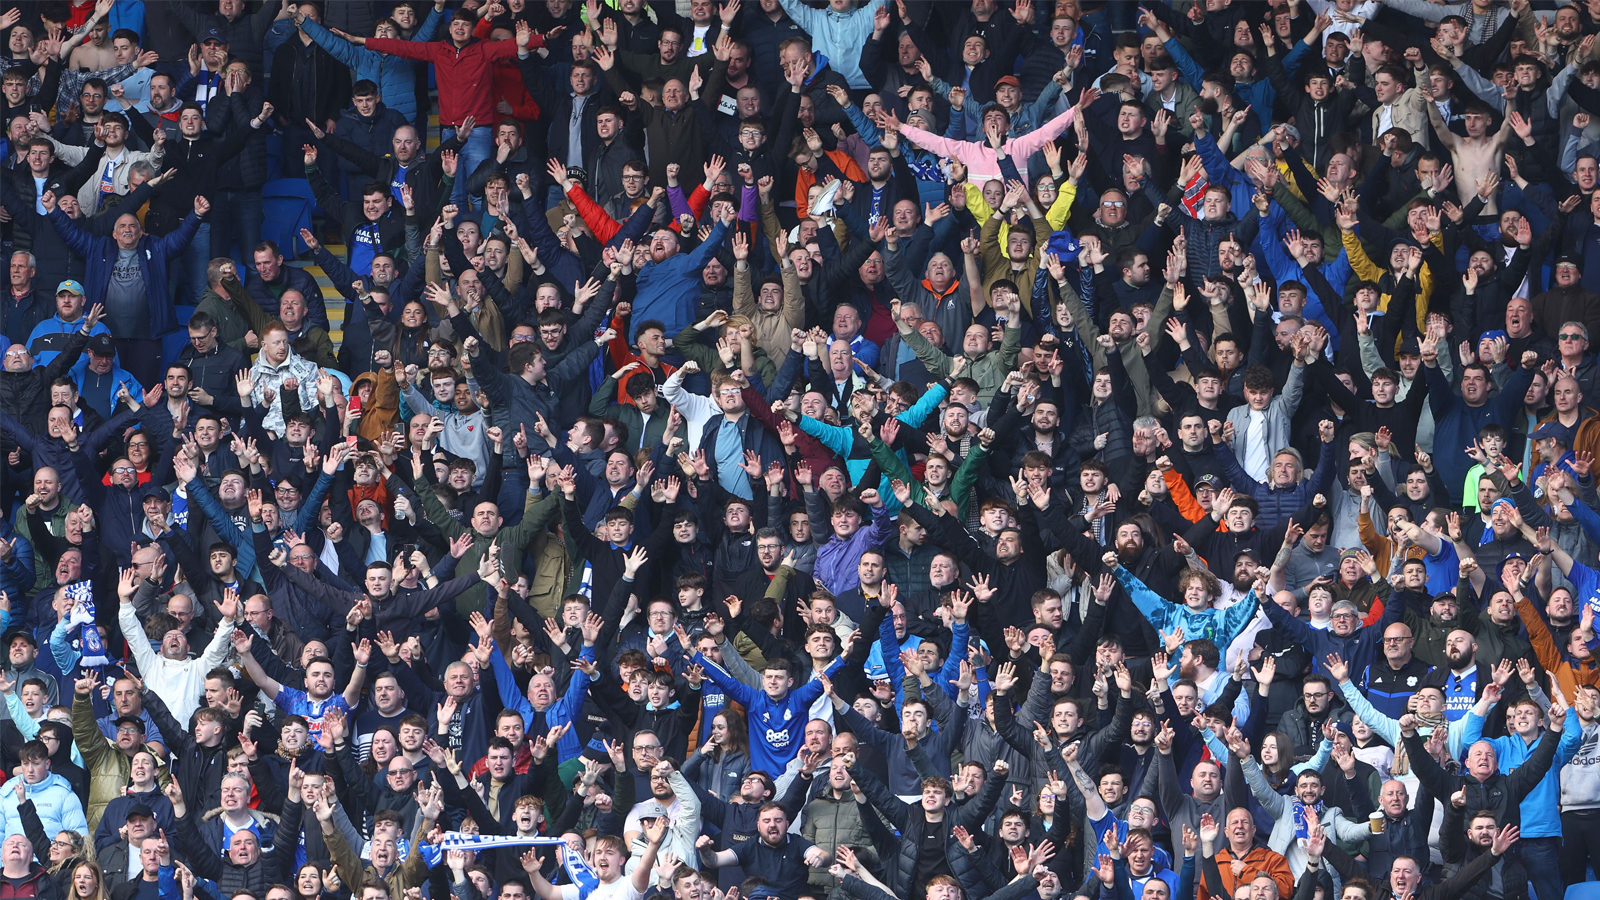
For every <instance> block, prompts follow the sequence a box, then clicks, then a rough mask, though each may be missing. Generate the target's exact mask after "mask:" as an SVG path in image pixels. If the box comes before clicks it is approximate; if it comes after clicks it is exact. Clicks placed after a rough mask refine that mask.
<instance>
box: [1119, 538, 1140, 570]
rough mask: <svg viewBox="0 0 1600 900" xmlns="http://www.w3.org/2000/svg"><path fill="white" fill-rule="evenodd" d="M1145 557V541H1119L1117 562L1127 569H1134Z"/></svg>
mask: <svg viewBox="0 0 1600 900" xmlns="http://www.w3.org/2000/svg"><path fill="white" fill-rule="evenodd" d="M1143 555H1144V542H1143V541H1117V560H1118V561H1119V562H1121V563H1122V565H1123V566H1124V567H1125V568H1132V567H1133V564H1134V563H1136V562H1138V561H1139V557H1141V556H1143Z"/></svg>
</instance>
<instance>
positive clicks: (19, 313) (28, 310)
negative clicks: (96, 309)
mask: <svg viewBox="0 0 1600 900" xmlns="http://www.w3.org/2000/svg"><path fill="white" fill-rule="evenodd" d="M38 271H39V266H38V261H37V259H36V257H34V255H33V254H32V253H29V252H28V251H26V250H18V251H16V252H15V253H13V254H11V269H10V282H9V284H10V292H9V293H8V294H6V296H5V299H4V300H3V301H0V334H3V335H5V337H6V340H8V341H10V342H11V343H13V344H23V343H27V340H28V336H29V335H30V334H32V333H33V329H34V326H36V325H38V324H39V322H40V320H42V319H44V318H45V317H46V316H47V315H48V314H49V312H50V310H52V309H53V308H54V307H52V306H51V302H50V294H49V287H48V286H47V285H44V284H42V283H38V282H36V281H35V278H34V276H35V275H37V274H38Z"/></svg>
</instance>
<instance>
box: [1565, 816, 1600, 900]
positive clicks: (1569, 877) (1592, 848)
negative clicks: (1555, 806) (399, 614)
mask: <svg viewBox="0 0 1600 900" xmlns="http://www.w3.org/2000/svg"><path fill="white" fill-rule="evenodd" d="M1561 834H1562V838H1561V880H1562V881H1563V882H1564V883H1566V884H1577V883H1578V882H1580V881H1583V880H1585V879H1586V878H1588V877H1589V876H1588V869H1589V866H1590V865H1593V866H1594V867H1595V868H1596V869H1600V809H1574V810H1568V811H1567V812H1564V813H1562V814H1561Z"/></svg>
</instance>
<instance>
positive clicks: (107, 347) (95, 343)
mask: <svg viewBox="0 0 1600 900" xmlns="http://www.w3.org/2000/svg"><path fill="white" fill-rule="evenodd" d="M85 349H87V350H88V351H89V352H90V353H93V354H94V355H95V356H116V355H117V345H116V344H114V343H112V341H111V335H109V334H97V335H95V336H94V337H92V338H89V346H88V347H86V348H85Z"/></svg>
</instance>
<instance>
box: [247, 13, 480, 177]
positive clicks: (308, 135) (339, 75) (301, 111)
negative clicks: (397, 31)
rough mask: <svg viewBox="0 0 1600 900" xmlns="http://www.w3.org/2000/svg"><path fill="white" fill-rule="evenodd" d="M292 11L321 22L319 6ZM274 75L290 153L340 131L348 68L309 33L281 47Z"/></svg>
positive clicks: (273, 90)
mask: <svg viewBox="0 0 1600 900" xmlns="http://www.w3.org/2000/svg"><path fill="white" fill-rule="evenodd" d="M288 8H289V10H290V14H291V15H292V16H293V17H294V20H295V24H296V25H299V24H300V23H301V22H304V21H305V20H306V19H311V20H312V21H315V22H318V23H320V22H321V21H322V7H321V5H320V4H316V3H307V4H304V5H302V6H295V5H293V4H291V5H290V6H289V7H288ZM256 46H259V45H256ZM368 49H369V50H370V49H376V48H372V47H369V48H368ZM272 75H273V78H272V81H271V83H270V84H269V86H268V93H267V100H268V101H270V102H271V103H272V107H273V109H274V110H276V112H277V116H276V120H277V123H278V127H279V128H280V129H282V133H283V135H284V140H283V147H284V152H285V154H286V155H287V154H291V153H293V149H294V148H296V147H299V146H300V145H302V144H305V143H309V142H310V141H311V139H312V138H313V134H314V133H313V132H312V131H311V130H310V129H323V130H326V131H333V130H334V129H335V128H336V127H337V123H338V120H339V110H340V109H341V108H342V107H343V106H344V103H345V98H346V97H349V96H350V70H349V69H348V68H347V67H346V66H345V65H344V64H343V63H341V62H339V61H338V60H337V59H335V58H334V57H333V55H332V54H330V53H329V52H328V51H326V50H324V49H322V48H321V47H319V46H317V44H316V42H314V41H313V40H312V39H311V35H309V34H307V33H306V31H305V29H303V28H296V29H295V31H294V36H293V38H291V39H290V40H288V41H286V42H284V43H283V44H281V45H279V46H278V48H277V50H276V51H275V52H274V53H273V56H272ZM485 94H487V91H485ZM484 121H485V122H487V121H489V119H487V118H485V119H484ZM308 122H309V123H310V124H309V125H308V124H307V123H308ZM326 208H327V207H324V209H326Z"/></svg>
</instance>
